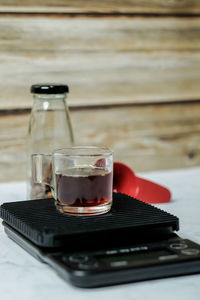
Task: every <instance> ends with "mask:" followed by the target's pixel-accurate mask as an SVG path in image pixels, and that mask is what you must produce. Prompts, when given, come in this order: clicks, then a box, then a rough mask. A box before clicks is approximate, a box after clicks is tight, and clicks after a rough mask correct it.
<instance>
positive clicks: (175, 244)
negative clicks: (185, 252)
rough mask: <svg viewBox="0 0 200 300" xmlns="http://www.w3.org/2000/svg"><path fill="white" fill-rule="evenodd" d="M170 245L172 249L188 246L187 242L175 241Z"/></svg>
mask: <svg viewBox="0 0 200 300" xmlns="http://www.w3.org/2000/svg"><path fill="white" fill-rule="evenodd" d="M169 247H170V248H171V249H175V250H181V249H185V248H187V247H188V245H187V244H185V243H173V244H170V245H169Z"/></svg>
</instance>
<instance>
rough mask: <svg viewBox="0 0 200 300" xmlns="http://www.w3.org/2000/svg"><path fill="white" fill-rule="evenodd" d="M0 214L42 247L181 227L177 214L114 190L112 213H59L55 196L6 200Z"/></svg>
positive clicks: (172, 229)
mask: <svg viewBox="0 0 200 300" xmlns="http://www.w3.org/2000/svg"><path fill="white" fill-rule="evenodd" d="M0 217H1V218H2V219H3V220H4V222H6V223H7V224H8V225H9V226H11V227H12V228H14V229H15V230H16V231H17V232H19V233H21V234H22V235H23V236H25V237H26V238H28V239H29V240H30V241H31V242H33V243H34V244H36V245H38V246H40V247H60V246H62V245H65V244H69V243H70V241H73V239H75V240H76V241H81V238H82V239H83V237H86V236H87V240H88V239H90V240H91V239H93V238H95V237H97V236H98V238H100V239H101V238H103V239H105V238H106V237H107V239H110V238H111V237H113V236H116V237H117V236H119V235H120V236H122V235H123V234H131V236H136V235H137V236H138V235H142V234H143V233H146V234H148V232H150V231H151V232H152V231H156V229H159V231H160V230H161V229H163V230H166V231H171V232H173V231H176V230H178V229H179V220H178V218H177V217H175V216H173V215H171V214H169V213H167V212H164V211H162V210H161V209H158V208H156V207H154V206H152V205H149V204H146V203H144V202H141V201H139V200H137V199H134V198H132V197H129V196H127V195H125V194H119V193H114V195H113V206H112V209H111V211H110V212H108V213H106V214H102V215H97V216H70V215H63V214H61V213H60V212H58V211H57V210H56V208H55V205H54V200H53V199H41V200H29V201H21V202H12V203H4V204H3V205H2V206H1V207H0Z"/></svg>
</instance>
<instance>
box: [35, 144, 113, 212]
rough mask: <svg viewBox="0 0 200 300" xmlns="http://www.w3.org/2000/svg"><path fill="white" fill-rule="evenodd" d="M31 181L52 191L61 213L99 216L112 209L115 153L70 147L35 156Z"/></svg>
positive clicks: (104, 149)
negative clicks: (46, 186)
mask: <svg viewBox="0 0 200 300" xmlns="http://www.w3.org/2000/svg"><path fill="white" fill-rule="evenodd" d="M46 170H48V174H47V173H46ZM32 177H33V181H34V183H35V184H37V183H40V184H41V183H42V184H45V185H49V186H50V187H51V190H52V194H53V197H54V199H55V205H56V208H57V209H58V210H59V211H60V212H61V213H67V214H71V215H97V214H103V213H106V212H108V211H109V210H110V208H111V205H112V193H113V153H112V151H111V150H110V149H108V148H103V147H86V146H85V147H69V148H63V149H58V150H55V151H54V152H53V153H52V154H33V155H32Z"/></svg>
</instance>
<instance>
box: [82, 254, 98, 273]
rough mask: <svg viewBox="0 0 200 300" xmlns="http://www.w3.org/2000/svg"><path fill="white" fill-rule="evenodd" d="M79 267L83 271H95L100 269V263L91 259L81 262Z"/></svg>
mask: <svg viewBox="0 0 200 300" xmlns="http://www.w3.org/2000/svg"><path fill="white" fill-rule="evenodd" d="M78 267H79V268H80V269H82V270H93V269H96V268H97V267H98V262H97V260H96V259H95V258H94V257H89V259H88V260H87V261H83V262H80V263H79V264H78Z"/></svg>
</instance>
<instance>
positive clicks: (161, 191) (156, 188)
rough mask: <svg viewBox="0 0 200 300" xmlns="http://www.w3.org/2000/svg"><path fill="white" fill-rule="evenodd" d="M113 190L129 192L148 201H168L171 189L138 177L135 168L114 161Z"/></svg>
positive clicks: (130, 194)
mask: <svg viewBox="0 0 200 300" xmlns="http://www.w3.org/2000/svg"><path fill="white" fill-rule="evenodd" d="M113 174H114V178H113V191H114V192H120V193H124V194H127V195H129V196H131V197H134V198H137V199H138V200H141V201H143V202H146V203H166V202H169V201H170V199H171V193H170V191H169V190H168V189H167V188H165V187H163V186H162V185H159V184H157V183H154V182H152V181H149V180H146V179H143V178H140V177H137V176H136V175H135V173H134V172H133V170H132V169H131V168H130V167H128V166H127V165H125V164H124V163H121V162H114V172H113Z"/></svg>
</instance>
